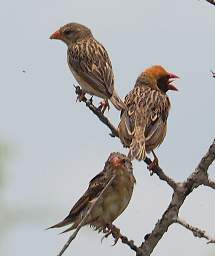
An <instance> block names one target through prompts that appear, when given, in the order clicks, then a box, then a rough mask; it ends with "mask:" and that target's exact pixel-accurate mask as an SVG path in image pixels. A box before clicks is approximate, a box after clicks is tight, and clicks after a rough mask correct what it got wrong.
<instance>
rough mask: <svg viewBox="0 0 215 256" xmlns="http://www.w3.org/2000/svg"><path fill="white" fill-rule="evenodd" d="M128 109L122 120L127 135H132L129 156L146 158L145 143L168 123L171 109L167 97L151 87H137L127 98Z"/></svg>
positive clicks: (140, 158)
mask: <svg viewBox="0 0 215 256" xmlns="http://www.w3.org/2000/svg"><path fill="white" fill-rule="evenodd" d="M125 104H126V106H127V109H126V110H124V112H123V113H122V118H123V121H124V123H125V127H126V129H127V133H128V134H129V135H132V141H131V145H130V152H129V155H130V156H131V157H133V158H134V157H135V158H136V159H138V160H142V159H144V158H145V141H148V140H149V139H151V138H152V137H153V136H155V134H158V131H159V129H160V128H161V127H163V126H164V125H163V124H164V122H166V119H167V116H168V111H169V107H170V103H169V99H168V97H167V96H166V95H164V94H162V93H160V92H159V91H157V90H152V89H150V88H149V87H143V86H137V87H135V88H134V89H133V90H132V91H131V92H130V93H129V94H128V95H127V96H126V98H125Z"/></svg>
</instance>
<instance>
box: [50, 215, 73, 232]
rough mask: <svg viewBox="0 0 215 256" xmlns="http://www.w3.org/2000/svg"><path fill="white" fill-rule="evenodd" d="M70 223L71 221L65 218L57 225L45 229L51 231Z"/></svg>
mask: <svg viewBox="0 0 215 256" xmlns="http://www.w3.org/2000/svg"><path fill="white" fill-rule="evenodd" d="M71 223H73V221H71V219H67V218H65V219H64V220H63V221H61V222H59V223H57V224H55V225H53V226H51V227H49V228H47V230H48V229H51V228H61V227H64V226H67V225H69V224H71Z"/></svg>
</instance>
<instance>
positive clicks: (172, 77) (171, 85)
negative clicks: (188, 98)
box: [168, 73, 179, 91]
mask: <svg viewBox="0 0 215 256" xmlns="http://www.w3.org/2000/svg"><path fill="white" fill-rule="evenodd" d="M168 76H169V79H171V80H169V83H168V90H171V91H178V89H177V88H176V87H175V85H174V84H171V83H172V82H173V79H176V78H179V76H176V75H175V74H171V73H169V74H168Z"/></svg>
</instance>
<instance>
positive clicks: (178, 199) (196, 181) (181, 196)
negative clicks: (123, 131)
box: [76, 3, 215, 256]
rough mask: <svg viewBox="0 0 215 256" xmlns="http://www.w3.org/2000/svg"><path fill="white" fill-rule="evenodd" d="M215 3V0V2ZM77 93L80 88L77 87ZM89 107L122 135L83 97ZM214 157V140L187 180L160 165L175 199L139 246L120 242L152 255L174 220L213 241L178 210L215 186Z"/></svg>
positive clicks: (160, 174) (125, 240) (138, 253)
mask: <svg viewBox="0 0 215 256" xmlns="http://www.w3.org/2000/svg"><path fill="white" fill-rule="evenodd" d="M214 4H215V3H214ZM76 94H78V92H77V88H76ZM84 102H85V103H86V106H87V107H88V108H89V109H90V110H91V111H92V112H93V113H94V114H95V115H96V116H97V117H98V118H99V119H100V120H101V122H103V123H104V124H105V125H106V126H107V127H108V128H109V129H110V130H111V132H112V135H113V137H119V135H118V131H117V129H116V128H115V127H114V126H113V125H112V124H111V122H110V121H109V120H108V118H107V117H105V116H104V115H103V114H102V113H101V111H99V110H98V109H97V108H96V107H95V106H94V105H93V103H92V101H89V100H87V99H86V98H85V99H84ZM214 159H215V140H214V141H213V143H212V144H211V146H210V148H209V150H208V152H207V153H206V155H205V156H204V157H203V158H202V159H201V161H200V163H199V165H198V166H197V167H196V169H195V170H194V171H193V172H192V173H191V175H190V176H189V177H188V178H187V180H185V181H184V182H176V181H174V180H173V179H172V178H170V177H169V176H167V175H166V174H165V172H164V171H163V170H162V169H161V168H160V167H158V168H157V169H156V170H155V171H154V173H156V174H157V176H158V177H159V178H160V179H161V180H163V181H165V182H166V183H167V184H168V185H169V186H170V187H171V188H172V189H173V195H172V200H171V201H170V203H169V206H168V207H167V209H166V210H165V211H164V213H163V215H162V217H161V219H159V220H158V222H157V223H156V225H155V227H154V229H153V230H152V232H151V233H150V234H147V235H146V236H145V241H144V242H142V244H141V245H140V246H139V247H137V246H136V245H134V242H133V241H132V240H131V241H129V240H128V238H127V237H126V236H121V241H122V242H123V243H125V244H127V245H128V246H129V247H130V248H131V249H132V250H134V251H135V252H136V256H149V255H151V253H152V252H153V250H154V248H155V247H156V245H157V244H158V242H159V241H160V240H161V238H162V237H163V235H164V233H165V232H167V230H168V228H169V226H170V225H172V224H174V223H178V224H180V225H183V226H186V228H188V227H189V228H188V229H189V230H191V231H192V232H193V234H194V233H195V235H197V236H198V237H203V238H205V239H207V240H208V243H214V242H215V239H213V238H211V237H210V236H209V235H207V234H206V233H205V232H204V231H202V230H201V229H199V228H197V227H193V226H191V225H190V224H188V223H186V222H185V221H182V220H180V219H179V218H178V213H179V210H180V208H181V206H182V205H183V203H184V201H185V199H186V198H187V196H188V195H189V194H190V193H191V192H192V191H193V190H194V189H195V188H197V187H199V186H200V185H205V186H208V187H210V188H212V189H215V182H214V181H212V180H210V179H209V178H208V168H209V166H210V165H211V164H212V163H213V161H214ZM144 161H145V163H146V164H147V165H149V164H150V163H151V160H150V159H149V158H146V159H145V160H144Z"/></svg>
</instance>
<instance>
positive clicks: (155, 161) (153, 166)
mask: <svg viewBox="0 0 215 256" xmlns="http://www.w3.org/2000/svg"><path fill="white" fill-rule="evenodd" d="M152 154H153V156H154V159H153V161H152V162H151V163H150V164H149V165H148V167H147V168H148V170H149V171H150V175H151V176H152V175H153V173H154V172H155V171H156V170H157V169H158V168H159V163H158V158H157V156H156V155H155V152H154V151H153V150H152Z"/></svg>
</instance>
